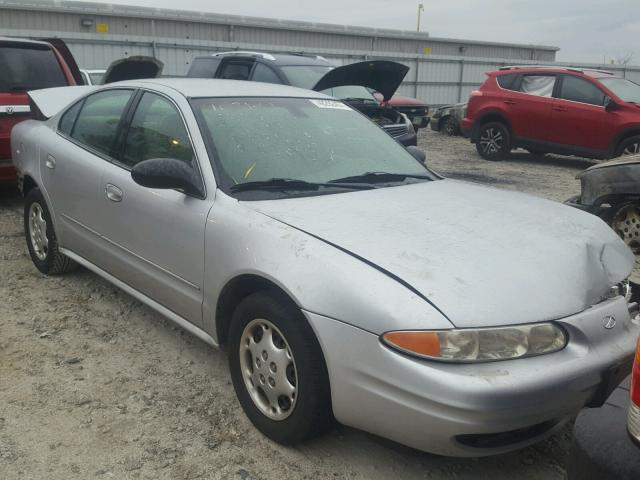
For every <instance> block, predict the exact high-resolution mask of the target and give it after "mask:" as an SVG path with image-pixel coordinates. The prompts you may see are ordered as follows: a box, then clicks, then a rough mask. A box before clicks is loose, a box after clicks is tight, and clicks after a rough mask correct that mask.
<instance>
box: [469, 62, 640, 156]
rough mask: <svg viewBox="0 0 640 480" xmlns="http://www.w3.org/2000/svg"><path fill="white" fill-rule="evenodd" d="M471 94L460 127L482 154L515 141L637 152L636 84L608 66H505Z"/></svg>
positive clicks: (603, 152)
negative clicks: (600, 67) (610, 70)
mask: <svg viewBox="0 0 640 480" xmlns="http://www.w3.org/2000/svg"><path fill="white" fill-rule="evenodd" d="M487 75H488V78H487V80H486V81H485V82H484V84H483V85H482V86H481V87H480V90H478V91H475V92H473V93H472V94H471V97H470V98H469V106H468V109H467V115H466V117H465V118H464V120H463V121H462V132H463V134H465V135H466V136H470V138H471V142H472V143H475V144H476V148H477V150H478V153H479V154H480V155H481V156H482V157H483V158H485V159H487V160H501V159H503V158H504V157H505V156H506V155H507V154H508V153H509V152H510V151H511V149H513V148H518V147H520V148H525V149H527V150H529V151H530V152H531V153H534V154H544V153H558V154H563V155H577V156H581V157H588V158H598V159H605V158H612V157H615V156H619V155H623V154H628V153H639V152H640V105H639V104H640V85H638V84H636V83H633V82H631V81H629V80H626V79H623V78H620V77H616V76H614V75H613V74H612V73H610V72H604V71H596V70H580V69H575V68H568V67H504V68H502V69H500V70H498V71H495V72H491V73H488V74H487Z"/></svg>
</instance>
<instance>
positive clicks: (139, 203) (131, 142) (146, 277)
mask: <svg viewBox="0 0 640 480" xmlns="http://www.w3.org/2000/svg"><path fill="white" fill-rule="evenodd" d="M152 158H173V159H177V160H180V161H183V162H185V163H187V164H188V165H189V166H190V167H191V168H193V169H194V170H195V173H196V175H197V176H200V177H201V174H200V169H199V164H198V160H197V158H196V156H195V153H194V148H193V146H192V142H191V137H190V134H189V130H188V128H187V126H186V123H185V121H184V118H183V116H182V114H181V112H180V110H179V108H178V106H177V105H176V104H175V103H174V102H173V101H172V100H171V99H170V98H168V97H166V96H164V95H161V94H159V93H154V92H150V91H144V93H142V94H141V96H140V97H139V102H138V103H137V106H136V108H135V111H134V112H133V114H132V115H130V118H129V119H128V120H127V123H126V126H125V131H124V134H123V136H122V146H121V148H120V153H119V155H118V159H117V161H115V162H112V163H109V164H107V165H106V166H105V168H104V170H103V174H102V178H101V180H100V191H101V204H100V210H101V212H103V214H102V215H101V216H100V219H99V222H100V226H99V229H100V231H101V232H103V235H104V237H105V238H106V240H107V242H108V243H109V245H110V246H111V248H110V251H109V268H108V271H109V272H110V273H112V274H113V275H115V276H116V277H118V278H119V279H121V280H122V281H124V282H125V283H127V284H128V285H130V286H132V287H133V288H135V289H136V290H138V291H140V292H142V293H144V294H145V295H147V296H149V297H151V298H152V299H154V300H155V301H156V302H158V303H160V304H161V305H163V306H164V307H166V308H168V309H169V310H171V311H173V312H174V313H176V314H178V315H179V316H181V317H182V318H185V319H186V320H189V321H190V322H192V323H194V324H196V325H200V324H201V322H202V299H203V295H202V284H203V277H204V230H205V225H206V218H207V214H208V212H209V209H210V207H211V202H210V201H208V200H206V199H202V198H196V197H193V196H189V195H186V194H185V193H183V192H181V191H178V190H171V189H151V188H147V187H142V186H140V185H138V184H137V183H135V182H134V181H133V179H132V178H131V168H132V167H133V166H134V165H135V164H137V163H138V162H141V161H143V160H147V159H152Z"/></svg>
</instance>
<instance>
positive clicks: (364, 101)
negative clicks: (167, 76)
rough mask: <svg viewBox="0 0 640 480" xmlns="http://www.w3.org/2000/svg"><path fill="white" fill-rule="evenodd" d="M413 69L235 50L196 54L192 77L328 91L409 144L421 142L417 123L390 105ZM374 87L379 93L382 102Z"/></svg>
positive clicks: (401, 66)
mask: <svg viewBox="0 0 640 480" xmlns="http://www.w3.org/2000/svg"><path fill="white" fill-rule="evenodd" d="M408 70H409V68H408V67H406V66H405V65H402V64H400V63H396V62H389V61H381V60H373V61H367V62H360V63H354V64H350V65H345V66H342V67H335V66H334V65H332V64H331V63H330V62H328V61H327V60H326V59H324V58H322V57H310V56H305V55H294V54H286V55H285V54H270V53H261V52H239V51H233V52H221V53H217V54H215V55H210V56H206V57H196V58H195V59H194V60H193V63H192V64H191V67H190V68H189V72H188V73H187V76H188V77H198V78H225V79H230V80H251V81H254V82H266V83H281V84H284V85H292V86H294V87H300V88H306V89H308V90H316V91H322V92H324V93H326V94H327V95H330V96H332V97H334V98H338V99H340V100H342V101H344V102H345V103H347V104H349V105H350V106H352V107H353V108H355V109H356V110H359V111H360V112H362V113H363V114H364V115H366V116H368V117H369V118H371V119H372V120H373V121H374V122H376V123H377V124H378V125H379V126H380V127H382V129H383V130H385V131H386V132H387V133H388V134H389V135H391V136H392V137H393V138H395V139H396V140H397V141H399V142H400V143H402V144H403V145H405V146H409V145H416V142H417V137H416V132H415V129H414V126H413V125H412V123H411V120H410V119H409V118H408V117H407V116H406V115H405V114H402V113H400V112H398V110H396V109H395V108H393V107H392V106H390V105H389V104H388V102H389V100H390V99H391V97H392V96H393V94H394V93H395V91H396V90H397V89H398V87H399V86H400V83H402V80H403V79H404V77H405V75H406V74H407V71H408ZM372 90H373V91H375V92H379V94H380V95H381V96H382V101H381V102H380V101H379V100H378V99H377V98H376V96H375V95H374V94H373V93H372Z"/></svg>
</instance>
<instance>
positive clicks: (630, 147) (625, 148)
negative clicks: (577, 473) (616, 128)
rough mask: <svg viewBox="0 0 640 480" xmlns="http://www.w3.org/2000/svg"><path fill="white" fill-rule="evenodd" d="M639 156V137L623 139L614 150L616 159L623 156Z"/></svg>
mask: <svg viewBox="0 0 640 480" xmlns="http://www.w3.org/2000/svg"><path fill="white" fill-rule="evenodd" d="M637 154H640V135H634V136H633V137H629V138H625V139H624V140H623V141H622V142H620V144H619V145H618V148H616V154H615V156H616V157H621V156H623V155H637Z"/></svg>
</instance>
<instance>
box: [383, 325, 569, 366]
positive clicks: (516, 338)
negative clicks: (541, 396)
mask: <svg viewBox="0 0 640 480" xmlns="http://www.w3.org/2000/svg"><path fill="white" fill-rule="evenodd" d="M382 342H383V343H384V344H385V345H387V346H388V347H390V348H394V349H396V350H400V351H401V352H404V353H408V354H411V355H416V356H419V357H424V358H428V359H431V360H440V361H443V362H489V361H495V360H511V359H514V358H523V357H532V356H536V355H544V354H547V353H552V352H557V351H558V350H562V349H563V348H564V347H565V346H566V344H567V337H566V335H565V333H564V331H563V330H562V329H561V328H560V327H558V326H556V325H554V324H553V323H539V324H534V325H521V326H515V327H500V328H483V329H460V330H455V329H454V330H440V331H395V332H387V333H385V334H384V335H382Z"/></svg>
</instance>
